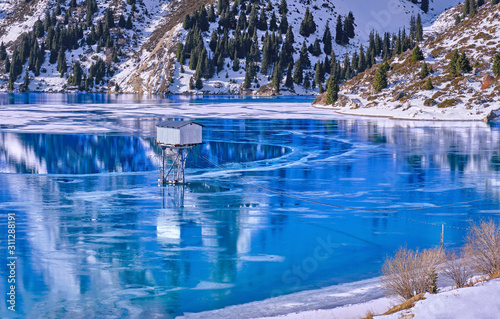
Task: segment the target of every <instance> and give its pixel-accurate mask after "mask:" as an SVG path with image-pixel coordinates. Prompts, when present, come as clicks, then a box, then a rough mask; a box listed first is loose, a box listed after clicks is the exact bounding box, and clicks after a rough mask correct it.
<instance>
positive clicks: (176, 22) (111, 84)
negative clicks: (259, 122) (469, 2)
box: [0, 0, 459, 94]
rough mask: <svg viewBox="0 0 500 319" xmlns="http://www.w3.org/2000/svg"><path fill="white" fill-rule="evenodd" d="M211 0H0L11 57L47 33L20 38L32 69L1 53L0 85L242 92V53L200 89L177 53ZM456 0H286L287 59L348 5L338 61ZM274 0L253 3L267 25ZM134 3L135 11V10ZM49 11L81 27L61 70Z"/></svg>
mask: <svg viewBox="0 0 500 319" xmlns="http://www.w3.org/2000/svg"><path fill="white" fill-rule="evenodd" d="M211 2H213V1H211V0H195V1H187V0H176V1H165V0H161V1H152V0H127V1H125V0H114V1H105V0H98V1H96V0H85V1H84V2H80V1H74V0H71V1H69V0H68V1H61V0H59V1H56V0H31V1H28V2H26V0H17V1H9V2H3V3H0V41H1V42H4V43H5V45H6V48H7V50H6V52H7V54H8V56H9V60H10V62H12V59H13V53H14V46H17V47H18V48H20V46H21V45H22V44H23V42H22V41H23V40H22V38H23V33H25V34H27V33H29V32H31V31H32V29H33V27H34V26H35V25H36V24H37V23H38V22H37V20H38V19H40V23H43V24H44V26H45V32H43V35H40V34H39V36H38V37H37V38H36V41H35V39H34V38H33V37H32V38H31V39H30V40H29V41H28V40H26V43H29V44H30V45H32V46H34V42H37V44H38V45H39V47H38V48H39V49H38V50H39V51H36V50H35V51H36V52H37V57H36V59H39V60H40V61H42V62H41V65H40V66H39V67H38V68H35V66H34V65H35V64H36V63H37V61H36V59H35V60H34V61H33V62H30V60H29V48H28V49H27V50H28V51H26V53H25V56H24V59H23V61H22V68H20V69H19V67H18V69H17V70H16V71H15V72H14V76H11V75H10V72H9V70H7V72H5V61H4V60H3V59H2V61H0V90H3V91H7V90H9V91H19V90H22V91H46V92H51V91H78V90H80V91H82V90H85V91H89V92H103V91H105V92H115V91H116V92H126V93H155V94H162V93H221V94H227V93H236V94H239V93H242V92H248V91H245V90H242V83H243V81H244V77H245V72H244V70H243V69H244V68H245V63H244V59H241V60H240V61H239V62H240V63H239V64H240V70H238V71H233V68H232V65H233V57H232V55H231V56H227V57H225V59H224V61H223V63H222V64H223V70H219V72H218V73H217V74H214V76H213V77H207V78H203V80H202V81H203V88H202V89H194V88H193V89H192V88H190V83H189V82H190V79H191V77H193V76H194V75H195V70H191V69H189V67H188V62H189V59H188V61H186V63H185V64H184V66H183V67H181V65H180V63H178V62H177V61H176V59H175V53H176V52H175V51H176V46H177V43H178V42H184V41H186V37H187V35H188V30H184V29H183V28H182V22H183V20H184V17H185V16H186V14H191V15H192V14H193V12H194V11H195V10H197V9H198V8H199V6H201V5H204V6H205V7H206V8H208V5H209V4H210V3H211ZM244 2H246V1H239V3H241V4H243V3H244ZM458 2H459V0H443V1H437V0H435V1H431V4H430V10H429V13H428V14H424V13H423V12H422V10H421V9H420V7H419V5H417V4H413V3H412V2H411V1H407V0H392V1H390V2H387V1H384V0H374V1H370V2H366V1H364V0H351V1H347V0H338V1H335V2H334V1H332V0H291V1H287V4H288V9H289V10H288V14H287V19H288V24H289V25H290V26H291V27H292V30H293V33H294V35H295V43H294V44H293V48H294V51H295V53H293V60H297V59H298V58H299V50H300V48H301V46H302V44H303V43H305V44H306V46H309V45H312V44H313V43H314V41H315V40H316V39H319V40H321V39H322V37H323V32H324V30H325V26H326V25H327V24H328V25H329V26H330V29H331V31H332V33H333V38H334V39H335V25H336V19H337V17H338V16H339V15H341V16H342V17H343V18H344V17H345V16H347V14H348V13H349V11H352V12H353V15H354V18H355V21H354V22H355V25H356V27H355V36H354V37H353V38H352V39H351V40H350V44H347V45H338V44H336V43H335V41H333V50H334V51H335V53H336V55H337V59H342V57H343V56H344V54H346V53H348V54H350V53H352V52H354V51H357V50H358V48H359V45H360V44H364V45H365V46H366V41H367V40H368V38H369V34H370V31H371V30H375V31H376V32H378V33H380V34H382V33H383V32H396V31H397V30H398V29H400V28H401V27H405V26H407V25H408V23H409V20H410V17H411V16H412V15H417V14H422V17H423V21H424V22H425V21H429V20H431V19H432V18H433V17H435V16H436V14H438V13H440V12H441V11H442V10H443V9H444V8H446V7H449V6H451V5H453V4H456V3H458ZM89 3H91V4H92V3H95V7H96V10H95V12H94V13H92V12H91V13H90V14H89V12H88V11H89ZM214 3H215V2H214ZM257 4H258V3H257ZM279 4H280V1H279V0H272V1H269V3H268V2H266V1H262V2H261V3H260V5H258V6H257V7H258V8H267V9H266V10H267V11H266V12H267V17H268V20H267V23H269V19H270V17H271V15H272V13H274V14H275V15H276V16H277V17H280V15H279V13H278V11H279V10H278V7H279ZM229 5H230V6H231V7H233V6H234V2H230V3H229ZM58 8H60V12H59V14H57V15H56V14H54V12H55V11H58V10H59V9H58ZM306 8H309V9H310V11H311V13H312V16H313V19H314V22H315V23H316V25H317V28H316V31H315V32H313V33H312V34H311V35H309V36H307V37H303V36H302V35H300V25H301V22H302V20H303V18H304V12H305V9H306ZM132 9H134V11H133V12H132ZM107 10H110V11H111V17H112V20H114V23H112V25H111V26H110V27H109V29H106V27H105V26H106V20H107V15H106V14H107ZM47 12H48V13H49V17H50V18H51V20H52V28H53V29H54V30H56V31H57V29H59V30H67V32H68V33H70V32H76V31H78V32H79V34H78V36H76V38H77V39H76V40H74V41H73V42H74V43H72V44H69V45H62V47H63V55H64V58H65V62H66V65H63V66H67V68H64V67H63V68H62V69H63V70H62V71H61V68H60V67H59V57H58V52H59V51H60V46H59V44H58V45H56V46H55V48H54V45H52V51H53V52H51V48H49V47H48V46H46V47H44V46H43V43H46V44H50V42H51V41H49V40H48V38H47V36H48V29H50V27H49V28H47V27H46V20H47ZM238 12H241V11H238ZM89 15H90V16H91V17H90V18H89ZM239 15H240V13H238V14H236V16H235V18H238V17H239ZM120 16H123V17H124V19H127V18H130V22H131V24H132V26H131V27H130V28H128V27H124V26H118V25H117V24H119V22H120ZM278 19H279V18H278ZM219 21H220V18H219V17H217V18H216V20H215V22H213V23H210V26H209V30H208V31H206V32H202V37H203V41H204V43H205V47H206V49H207V52H208V55H209V56H211V55H213V54H214V52H213V51H212V50H211V49H210V48H209V46H208V44H209V42H210V37H211V32H212V31H213V30H214V29H215V28H217V27H218V23H219ZM99 23H101V25H103V26H104V29H105V30H104V35H103V34H102V32H101V33H100V34H98V35H97V37H96V36H95V33H92V32H93V31H92V28H94V29H98V25H99ZM127 23H128V21H127ZM113 24H114V25H113ZM75 30H76V31H75ZM64 32H66V31H64ZM106 32H108V33H106ZM61 33H63V31H61ZM264 35H265V32H264V31H260V30H259V31H258V32H257V38H258V42H259V50H261V51H262V50H263V41H262V40H263V36H264ZM234 36H235V31H234V30H229V38H230V39H231V38H233V37H234ZM108 38H109V39H108ZM284 39H285V34H282V35H281V40H279V41H280V42H282V41H283V40H284ZM58 41H59V42H61V41H62V40H58ZM320 43H321V48H322V47H323V43H322V42H321V41H320ZM108 44H109V46H108ZM40 50H43V52H40ZM51 56H52V57H51ZM326 56H327V55H326V54H325V53H324V52H323V51H321V54H320V55H319V56H317V57H316V56H312V55H310V60H311V66H310V67H307V68H306V69H305V70H304V72H303V77H305V78H309V80H310V82H309V83H311V82H313V81H312V80H313V79H314V76H315V72H314V69H313V68H314V65H315V64H316V62H317V61H323V60H324V59H325V58H326ZM100 60H102V63H101V62H100ZM99 63H101V64H99ZM77 64H78V65H77ZM257 67H260V64H259V63H257ZM28 69H29V71H28V73H27V74H28V79H26V70H28ZM182 71H184V72H182ZM271 71H272V68H271V69H269V70H266V71H264V72H258V74H257V75H256V76H255V81H253V82H252V83H253V84H252V86H251V89H252V90H254V91H257V90H258V89H259V88H260V87H265V86H266V84H268V83H269V82H271V77H272V72H271ZM2 73H3V74H2ZM38 73H39V74H38ZM96 73H97V75H96ZM327 73H328V72H327ZM285 74H286V67H285V68H284V69H283V74H282V81H281V85H282V86H283V84H284V83H285V81H286V75H285ZM80 78H81V79H80ZM87 82H88V85H87ZM261 90H262V89H261ZM317 91H318V88H317V87H316V88H311V87H310V86H309V85H304V84H303V83H301V85H297V84H294V85H293V86H292V87H291V88H290V89H285V90H283V92H282V93H283V94H311V93H314V92H317Z"/></svg>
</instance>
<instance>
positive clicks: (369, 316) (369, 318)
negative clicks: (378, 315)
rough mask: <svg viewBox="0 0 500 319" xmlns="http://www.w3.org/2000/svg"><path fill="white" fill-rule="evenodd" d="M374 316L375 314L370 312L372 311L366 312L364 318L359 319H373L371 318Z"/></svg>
mask: <svg viewBox="0 0 500 319" xmlns="http://www.w3.org/2000/svg"><path fill="white" fill-rule="evenodd" d="M374 316H375V314H374V313H373V312H372V311H368V312H367V313H366V314H365V316H364V317H363V318H361V319H373V317H374Z"/></svg>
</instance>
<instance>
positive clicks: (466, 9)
mask: <svg viewBox="0 0 500 319" xmlns="http://www.w3.org/2000/svg"><path fill="white" fill-rule="evenodd" d="M470 5H471V3H470V0H465V2H464V6H463V8H462V14H463V16H464V17H466V16H468V15H469V14H470V12H471V6H470Z"/></svg>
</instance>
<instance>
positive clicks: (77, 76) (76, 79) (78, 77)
mask: <svg viewBox="0 0 500 319" xmlns="http://www.w3.org/2000/svg"><path fill="white" fill-rule="evenodd" d="M82 75H83V70H82V67H81V66H80V62H78V61H77V62H75V66H74V67H73V76H72V78H71V84H73V85H76V86H77V87H78V88H79V87H80V86H81V85H82Z"/></svg>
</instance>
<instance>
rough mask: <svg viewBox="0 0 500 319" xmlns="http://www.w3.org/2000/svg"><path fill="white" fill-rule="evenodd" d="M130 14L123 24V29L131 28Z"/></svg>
mask: <svg viewBox="0 0 500 319" xmlns="http://www.w3.org/2000/svg"><path fill="white" fill-rule="evenodd" d="M132 15H133V14H130V15H129V16H128V18H127V23H126V24H125V29H127V30H130V29H132Z"/></svg>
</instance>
